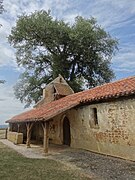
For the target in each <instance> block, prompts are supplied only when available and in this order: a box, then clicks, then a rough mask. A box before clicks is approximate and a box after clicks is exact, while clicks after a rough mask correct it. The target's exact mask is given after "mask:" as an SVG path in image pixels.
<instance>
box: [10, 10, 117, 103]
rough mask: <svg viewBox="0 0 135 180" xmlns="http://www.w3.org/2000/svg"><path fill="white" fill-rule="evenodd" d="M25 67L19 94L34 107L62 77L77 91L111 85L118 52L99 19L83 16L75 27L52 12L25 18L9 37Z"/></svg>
mask: <svg viewBox="0 0 135 180" xmlns="http://www.w3.org/2000/svg"><path fill="white" fill-rule="evenodd" d="M8 40H9V43H10V44H11V45H12V46H13V47H14V48H15V50H16V61H17V64H18V66H21V67H23V68H24V70H25V71H24V73H22V74H21V76H20V78H19V80H18V82H17V84H16V86H15V88H14V89H15V95H16V97H17V98H18V99H20V100H21V102H25V103H26V105H27V106H28V105H30V104H31V103H32V102H33V101H34V102H37V101H38V100H39V99H40V98H41V95H42V89H41V87H42V86H43V85H45V84H47V83H49V82H50V81H52V80H53V79H54V78H56V77H57V76H58V74H61V75H62V76H63V77H64V78H65V80H66V81H67V82H68V83H69V84H70V86H71V87H72V88H73V89H74V90H75V92H77V91H80V90H82V89H84V88H86V87H87V88H91V87H95V86H97V85H100V84H103V83H106V82H109V81H110V80H112V78H113V77H114V73H113V70H112V69H111V59H112V56H113V55H114V53H115V51H116V50H117V40H116V39H115V38H112V37H111V36H110V34H109V33H107V32H106V31H105V30H104V29H103V28H102V27H101V26H100V25H98V24H97V22H96V20H95V19H94V18H93V17H91V18H89V19H85V18H83V17H81V16H78V17H76V18H75V21H74V23H73V24H71V23H66V22H64V20H58V19H54V18H53V17H52V16H51V15H50V12H46V11H43V10H42V11H36V12H34V13H31V14H30V15H25V14H24V15H21V16H20V17H19V18H18V20H17V22H16V26H15V27H13V28H12V30H11V34H10V35H9V37H8Z"/></svg>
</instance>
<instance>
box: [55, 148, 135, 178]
mask: <svg viewBox="0 0 135 180" xmlns="http://www.w3.org/2000/svg"><path fill="white" fill-rule="evenodd" d="M54 158H55V159H59V160H61V161H64V162H68V163H69V162H70V163H72V164H73V165H76V166H77V167H79V168H81V170H82V171H83V172H84V173H86V174H89V175H95V178H96V179H100V180H135V162H132V161H127V160H122V159H119V158H113V157H110V156H105V155H100V154H96V153H92V152H89V151H85V150H70V151H66V152H62V153H61V154H60V155H55V157H54ZM93 177H94V176H93Z"/></svg>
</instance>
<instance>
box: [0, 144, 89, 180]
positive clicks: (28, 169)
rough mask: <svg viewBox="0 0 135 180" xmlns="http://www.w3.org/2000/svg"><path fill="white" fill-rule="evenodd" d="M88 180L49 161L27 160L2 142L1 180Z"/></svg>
mask: <svg viewBox="0 0 135 180" xmlns="http://www.w3.org/2000/svg"><path fill="white" fill-rule="evenodd" d="M42 179H43V180H72V179H74V180H80V179H81V180H87V179H88V178H86V177H83V176H82V175H80V173H79V172H76V171H73V170H71V169H70V168H67V167H66V166H64V165H63V164H60V163H59V162H56V161H53V160H49V159H29V158H25V157H23V156H22V155H20V154H19V153H17V152H15V151H14V150H12V149H10V148H8V147H7V146H5V145H3V144H2V143H1V142H0V180H42Z"/></svg>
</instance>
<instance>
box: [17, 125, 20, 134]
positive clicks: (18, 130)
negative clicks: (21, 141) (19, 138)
mask: <svg viewBox="0 0 135 180" xmlns="http://www.w3.org/2000/svg"><path fill="white" fill-rule="evenodd" d="M17 126H18V129H17V132H18V133H19V132H20V124H17Z"/></svg>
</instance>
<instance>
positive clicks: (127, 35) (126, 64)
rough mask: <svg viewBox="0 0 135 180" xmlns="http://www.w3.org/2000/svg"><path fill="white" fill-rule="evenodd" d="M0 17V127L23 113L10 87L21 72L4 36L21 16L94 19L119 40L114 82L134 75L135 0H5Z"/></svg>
mask: <svg viewBox="0 0 135 180" xmlns="http://www.w3.org/2000/svg"><path fill="white" fill-rule="evenodd" d="M3 5H4V8H5V10H6V11H5V12H4V13H3V14H1V15H0V24H2V27H1V28H0V52H1V53H0V79H4V80H6V83H5V84H0V125H1V124H4V123H5V121H6V120H8V119H9V118H11V117H12V116H14V115H16V114H18V113H21V112H23V111H26V110H28V109H24V104H21V103H20V101H19V100H17V99H16V98H15V96H14V91H13V86H14V85H15V84H16V82H17V79H18V77H19V75H20V74H21V72H22V70H21V69H20V68H19V67H18V66H17V64H16V58H15V50H14V49H13V48H12V47H11V46H10V45H9V43H8V40H7V37H8V35H9V34H10V33H11V28H12V27H14V26H15V24H16V20H17V17H18V16H19V15H21V14H22V13H26V14H30V13H31V12H34V11H36V10H42V9H43V10H46V11H48V10H51V15H52V16H53V17H54V18H58V19H63V20H65V21H66V22H70V23H73V22H74V18H75V17H76V16H78V15H79V16H83V17H85V18H90V17H91V16H92V17H94V18H96V19H97V22H98V24H100V25H101V26H102V27H103V28H104V29H105V31H107V32H109V34H110V35H111V36H112V37H114V38H117V39H118V42H119V46H118V48H119V51H118V52H117V53H116V55H115V56H114V57H113V58H112V68H113V70H114V72H115V76H116V79H115V80H118V79H122V78H125V77H128V76H134V75H135V0H130V1H129V0H4V2H3Z"/></svg>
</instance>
